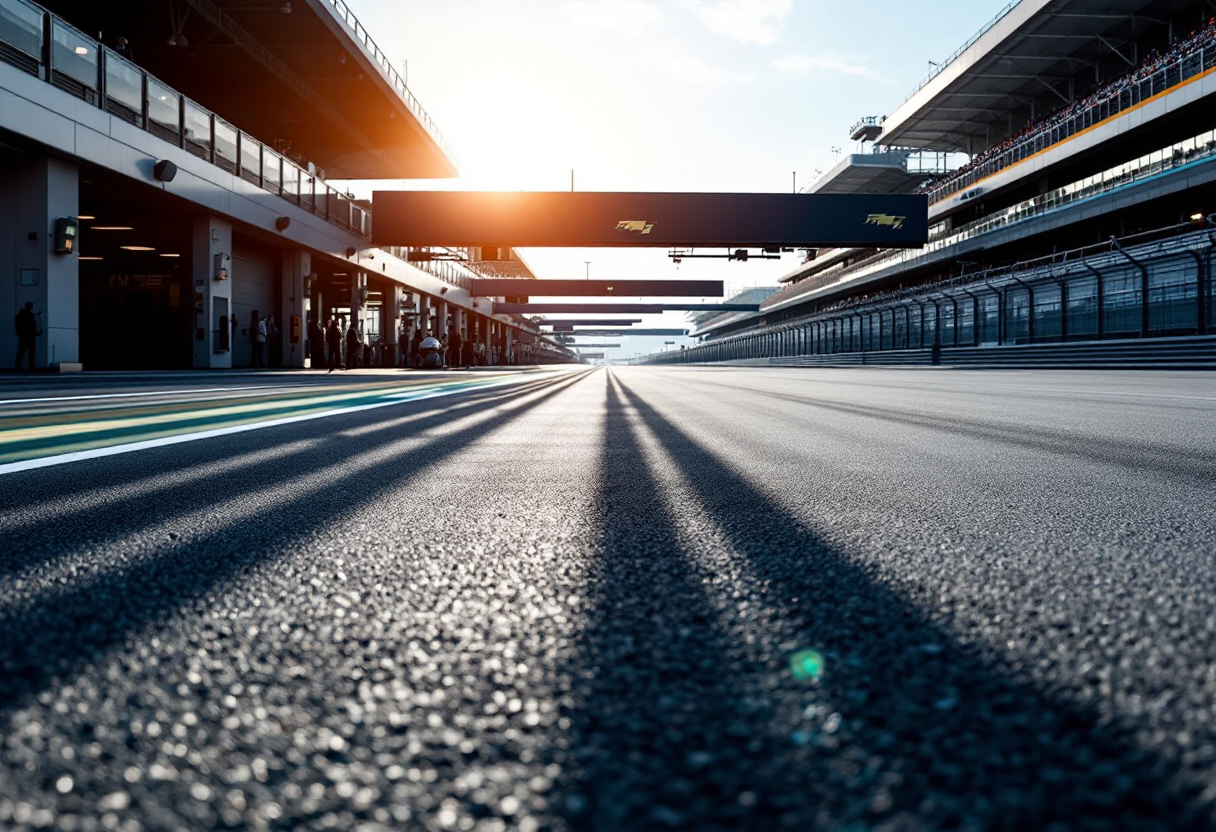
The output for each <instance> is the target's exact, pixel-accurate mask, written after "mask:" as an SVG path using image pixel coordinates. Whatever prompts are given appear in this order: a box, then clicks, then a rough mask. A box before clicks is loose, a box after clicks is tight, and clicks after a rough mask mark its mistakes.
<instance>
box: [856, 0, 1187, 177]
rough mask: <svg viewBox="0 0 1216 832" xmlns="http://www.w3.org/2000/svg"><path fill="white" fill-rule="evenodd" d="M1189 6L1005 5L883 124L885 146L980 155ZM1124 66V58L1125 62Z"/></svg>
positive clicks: (1155, 0)
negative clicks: (1040, 104) (1020, 118)
mask: <svg viewBox="0 0 1216 832" xmlns="http://www.w3.org/2000/svg"><path fill="white" fill-rule="evenodd" d="M1190 2H1191V0H1021V2H1018V3H1016V4H1010V6H1009V7H1007V8H1006V9H1005V11H1004V12H1002V15H1001V16H998V17H997V18H996V19H995V20H994V21H992V23H990V24H989V25H988V26H987V27H986V28H985V29H984V30H983V31H981V32H980V33H979V34H978V35H977V36H976V37H974V38H972V40H970V41H968V43H967V44H965V45H964V47H963V48H961V49H960V50H959V51H958V52H957V53H955V55H953V56H952V57H951V58H949V59H948V60H947V61H945V62H943V63H942V64H941V65H940V66H938V67H937V68H936V69H935V70H934V72H933V74H932V75H930V77H929V78H928V79H927V80H926V81H925V82H924V83H923V84H921V86H919V87H918V88H917V89H916V90H915V91H914V92H913V93H912V94H911V95H909V96H908V98H907V99H906V100H905V101H904V102H903V103H902V104H900V105H899V107H897V108H896V110H895V111H894V112H893V113H892V114H891V115H889V116H888V117H887V119H886V121H885V122H884V123H883V132H882V135H881V136H880V137H879V139H878V141H879V143H880V144H883V145H897V146H899V147H912V148H926V149H933V150H958V151H963V152H966V153H979V152H981V151H983V150H986V149H987V148H988V147H990V146H991V145H993V144H995V143H997V142H998V141H1000V140H1001V139H1003V138H1004V137H1005V136H1006V135H1008V134H1009V133H1010V132H1011V129H1010V128H1011V124H1010V121H1011V116H1012V114H1013V113H1014V112H1025V110H1026V109H1027V107H1028V105H1029V102H1031V101H1041V100H1044V99H1051V100H1053V101H1052V104H1051V106H1052V107H1055V106H1058V105H1059V104H1062V103H1064V102H1065V101H1067V100H1068V99H1067V96H1068V82H1069V81H1070V80H1071V79H1074V78H1077V77H1078V76H1079V75H1081V73H1083V72H1088V73H1089V75H1090V77H1091V78H1092V75H1093V66H1094V64H1095V62H1096V61H1097V59H1098V58H1105V57H1109V56H1110V55H1112V54H1113V53H1115V52H1116V51H1118V52H1122V53H1123V54H1124V55H1125V56H1126V55H1127V52H1128V51H1129V50H1127V49H1126V47H1127V46H1128V45H1129V44H1130V43H1131V42H1133V41H1134V40H1135V39H1136V38H1137V36H1139V35H1140V34H1142V33H1143V32H1144V31H1145V30H1146V29H1148V28H1150V27H1151V26H1154V25H1157V24H1159V23H1160V22H1161V21H1162V19H1163V18H1165V17H1167V16H1169V15H1170V14H1173V13H1174V12H1175V11H1177V10H1179V9H1180V8H1182V7H1184V6H1186V5H1188V4H1189V3H1190ZM1128 59H1129V60H1130V57H1128Z"/></svg>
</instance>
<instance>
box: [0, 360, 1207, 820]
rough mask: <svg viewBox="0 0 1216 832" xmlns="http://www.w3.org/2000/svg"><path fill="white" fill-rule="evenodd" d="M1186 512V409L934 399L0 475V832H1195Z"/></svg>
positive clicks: (812, 396)
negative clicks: (43, 831)
mask: <svg viewBox="0 0 1216 832" xmlns="http://www.w3.org/2000/svg"><path fill="white" fill-rule="evenodd" d="M243 378H244V379H245V381H237V382H233V384H236V385H237V386H239V385H240V384H255V383H259V382H258V381H257V379H258V378H259V376H258V375H257V374H245V375H244V376H243ZM44 382H46V383H42V384H40V385H39V386H22V385H20V384H17V383H12V384H10V383H9V382H7V381H6V382H3V383H2V384H3V389H2V390H0V393H3V394H4V395H0V399H5V400H10V399H12V398H13V397H14V396H16V395H18V394H20V395H21V396H35V395H37V396H53V395H54V393H53V389H54V384H56V383H58V382H48V381H46V380H45V379H44ZM63 383H64V384H66V385H69V386H70V385H71V384H74V383H76V382H68V381H64V382H63ZM128 383H129V379H128V381H127V382H121V383H120V382H119V381H114V382H113V385H114V387H115V389H118V388H119V387H121V385H122V384H128ZM158 383H161V382H156V381H154V380H153V381H148V382H146V383H145V384H144V386H145V387H148V389H150V390H153V391H155V389H156V384H158ZM163 383H165V384H169V383H170V382H169V381H165V382H163ZM226 383H227V382H226ZM318 383H320V382H318ZM326 383H329V382H326ZM334 383H337V382H334ZM345 383H354V382H345ZM106 385H107V383H102V382H97V383H95V385H94V387H97V388H99V389H100V388H105V387H106ZM90 389H94V388H90ZM122 389H124V390H125V389H129V388H126V387H124V388H122ZM377 389H378V388H377ZM22 391H24V392H22ZM361 395H362V394H361ZM376 395H382V393H379V392H378V393H376ZM153 398H154V399H155V397H153ZM103 401H104V400H103ZM157 401H159V400H157ZM86 405H87V407H86ZM78 406H79V407H80V417H79V418H80V419H81V420H86V419H87V420H95V419H97V418H99V417H98V415H97V413H96V412H93V411H89V410H88V408H89V407H92V406H93V405H91V404H88V403H85V404H78ZM39 407H42V406H40V405H30V404H26V405H22V404H3V405H0V419H3V417H5V415H6V414H19V415H13V417H12V418H13V419H15V420H26V421H20V422H19V424H20V425H24V426H25V427H22V428H21V429H22V430H33V429H34V427H37V425H38V424H41V423H40V422H38V420H40V419H47V418H51V417H52V416H53V417H54V418H55V419H57V420H58V421H57V422H55V424H57V425H60V427H61V428H62V430H65V431H70V429H71V425H70V422H71V419H70V418H68V416H67V414H68V411H69V410H71V408H66V409H65V407H62V406H55V407H54V408H51V409H50V410H49V411H46V412H43V411H40V410H39ZM30 420H33V421H30ZM13 424H14V425H17V424H18V422H17V421H14V422H13ZM31 426H32V427H31ZM0 427H3V424H2V423H0ZM31 447H32V446H31ZM2 448H3V446H2V445H0V450H2ZM27 456H28V454H27ZM1214 486H1216V376H1213V375H1211V374H1203V373H1190V374H1186V373H1130V372H1128V373H1122V372H1108V373H1069V372H1051V373H1049V372H1035V373H1031V372H1025V373H1023V372H961V371H949V370H932V369H924V370H881V369H864V370H839V369H838V370H826V369H825V370H812V369H786V368H773V369H760V368H725V367H723V368H695V367H690V368H684V367H676V368H634V367H626V368H613V369H610V370H605V369H598V370H591V369H587V368H581V369H569V370H557V371H546V372H541V373H532V374H527V373H525V374H521V375H519V376H518V377H514V379H513V380H512V381H511V382H510V383H504V384H501V385H499V386H495V387H493V388H486V389H480V388H476V387H474V388H472V389H464V388H459V389H458V388H451V389H446V388H445V391H444V394H443V395H442V396H441V397H438V398H430V399H423V400H417V401H413V400H404V399H403V400H401V401H400V402H399V403H394V404H391V405H386V406H382V407H377V408H375V409H368V410H355V411H352V412H344V413H341V414H337V415H330V416H326V417H324V418H315V419H311V420H308V421H301V422H297V423H291V424H282V425H279V426H273V427H263V428H260V429H252V430H246V431H244V432H237V433H233V434H231V435H225V436H222V437H215V438H210V439H200V440H198V441H190V442H183V443H180V444H172V445H167V446H164V447H153V448H149V449H146V450H139V451H135V452H131V453H122V454H117V455H113V456H104V457H100V458H96V459H87V460H84V461H78V462H71V463H67V464H63V465H54V466H51V467H45V468H38V469H34V470H25V471H17V472H13V473H6V474H3V475H0V828H2V829H8V830H24V829H63V830H93V829H122V830H128V832H135V831H136V830H183V829H184V830H210V829H226V828H232V829H254V830H264V829H305V830H320V829H335V830H337V829H341V830H347V829H354V830H359V832H377V831H378V830H384V829H429V830H449V829H451V830H505V829H519V830H533V831H535V830H565V829H571V830H597V831H598V830H605V832H606V831H608V830H664V829H680V830H685V829H687V830H719V829H748V830H779V829H791V830H811V829H814V830H839V832H862V830H884V832H885V831H886V830H890V831H891V832H895V830H967V831H968V832H970V831H972V830H1009V831H1010V832H1014V831H1015V830H1016V831H1017V832H1022V831H1023V830H1031V831H1033V830H1044V831H1045V832H1066V830H1171V832H1173V831H1174V830H1211V829H1216V808H1214V807H1216V705H1214V704H1213V703H1216V600H1214V599H1216V564H1214V553H1216V516H1214V512H1213V495H1214V493H1216V492H1214V490H1213V487H1214Z"/></svg>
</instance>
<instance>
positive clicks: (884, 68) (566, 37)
mask: <svg viewBox="0 0 1216 832" xmlns="http://www.w3.org/2000/svg"><path fill="white" fill-rule="evenodd" d="M345 2H347V4H348V5H349V6H350V8H351V10H352V11H353V12H354V13H355V15H356V16H357V17H358V18H359V20H360V22H361V23H362V24H363V25H364V27H365V28H366V29H367V31H368V32H369V33H370V34H371V36H372V38H373V39H374V40H375V41H376V43H377V44H378V45H379V46H380V48H381V49H382V50H383V51H384V53H385V54H386V55H388V56H389V57H390V58H392V59H393V62H394V65H395V66H396V67H397V69H398V71H399V72H402V74H403V75H404V76H405V78H406V80H407V83H408V85H409V87H410V90H411V91H412V92H413V93H414V95H415V96H416V97H417V98H418V99H419V101H420V102H421V103H422V106H423V107H424V108H425V109H426V111H427V112H428V113H429V114H430V115H431V117H432V118H434V119H435V121H436V122H437V123H438V125H439V128H440V130H441V131H442V132H443V134H444V136H445V137H446V138H447V140H448V142H449V143H450V144H451V145H452V147H453V150H454V153H455V155H456V158H457V163H458V167H459V169H460V176H459V178H457V179H453V180H412V181H400V180H390V181H382V182H378V183H362V182H359V183H350V185H351V187H352V189H353V190H354V191H355V192H356V193H357V194H359V195H360V196H365V195H370V191H371V190H372V188H373V187H375V188H379V189H392V188H409V189H422V190H432V189H434V190H438V189H457V190H529V191H565V190H569V189H570V178H571V170H573V171H574V187H575V189H576V190H580V191H705V192H713V191H726V192H772V193H789V192H790V191H791V190H793V189H795V188H798V189H801V188H804V187H806V186H808V185H809V184H811V183H812V182H813V181H814V180H815V179H816V178H817V174H818V173H819V172H822V171H826V170H828V169H830V168H831V167H832V166H833V165H834V164H835V162H836V161H837V159H838V158H839V157H840V156H841V155H843V154H846V153H850V152H857V151H858V150H859V147H858V145H856V144H855V143H853V142H850V141H849V135H848V133H849V128H850V127H851V126H852V125H853V124H854V123H855V122H856V121H857V120H858V119H860V118H861V117H863V116H882V115H886V114H888V113H890V112H891V111H893V110H894V109H895V108H896V106H898V104H899V103H900V102H902V101H903V100H904V98H905V97H906V96H907V95H908V94H909V93H910V92H912V90H913V89H915V88H916V86H917V85H918V84H919V83H920V82H921V81H922V80H923V79H924V78H925V77H926V75H927V74H928V72H929V69H930V61H936V62H940V61H942V60H943V59H944V58H945V57H946V56H948V55H950V54H951V53H953V52H954V51H955V50H956V49H957V48H958V47H959V46H961V45H962V44H963V43H964V42H965V41H966V40H967V39H968V38H969V37H971V36H972V35H973V34H975V33H976V32H977V31H979V30H980V29H981V28H982V27H983V26H985V25H986V24H987V23H988V21H990V20H991V19H992V18H993V17H995V16H996V15H997V13H998V12H999V11H1000V10H1001V8H1002V7H1004V6H1005V5H1006V2H1007V0H850V2H839V1H838V0H837V2H828V0H345ZM522 255H523V257H524V259H525V260H526V261H527V263H528V264H529V265H530V266H531V267H532V270H533V271H534V272H535V273H536V274H537V276H538V277H542V278H579V277H584V276H586V275H587V274H588V273H589V274H590V276H591V277H594V278H605V279H614V280H622V279H630V278H634V279H641V278H651V279H674V278H681V277H684V278H690V279H709V280H724V281H725V282H726V289H727V296H730V295H731V294H734V293H735V292H738V291H740V290H742V289H745V288H750V287H752V286H765V285H776V282H777V279H778V278H779V277H780V276H782V275H784V274H787V273H789V272H790V271H792V270H794V269H795V268H797V266H798V265H799V256H798V255H797V254H787V255H785V257H784V258H783V259H782V260H780V261H749V262H747V263H738V262H727V261H725V260H685V261H684V262H683V263H682V264H680V265H679V266H677V265H675V264H673V263H672V262H671V261H670V260H669V259H668V257H667V254H666V251H663V250H649V249H602V248H601V249H525V250H523V251H522ZM588 262H590V266H588V265H587V263H588ZM538 300H539V299H538ZM550 317H551V318H560V317H562V316H550ZM637 326H663V327H680V326H687V323H686V320H685V316H684V314H683V313H670V312H669V313H666V314H665V315H663V316H661V317H658V316H647V317H646V320H645V323H643V324H639V325H637ZM596 340H597V341H603V340H605V339H602V338H600V339H596ZM614 340H615V339H614ZM664 340H670V339H662V338H659V339H642V338H636V339H630V340H627V341H624V342H622V343H623V344H624V345H625V348H624V349H622V350H615V351H609V357H620V356H623V355H629V354H634V353H639V352H650V351H652V350H656V349H662V348H663V346H664V345H663V341H664ZM681 343H686V341H683V340H681Z"/></svg>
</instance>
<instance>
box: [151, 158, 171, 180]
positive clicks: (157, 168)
mask: <svg viewBox="0 0 1216 832" xmlns="http://www.w3.org/2000/svg"><path fill="white" fill-rule="evenodd" d="M152 175H153V176H155V177H156V181H158V182H172V181H173V177H175V176H177V165H175V164H173V163H172V162H170V161H169V160H168V159H161V160H160V161H159V162H157V163H156V164H155V165H153V166H152Z"/></svg>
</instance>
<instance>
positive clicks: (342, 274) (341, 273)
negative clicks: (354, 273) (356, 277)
mask: <svg viewBox="0 0 1216 832" xmlns="http://www.w3.org/2000/svg"><path fill="white" fill-rule="evenodd" d="M346 275H347V273H346V272H334V277H346Z"/></svg>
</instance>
